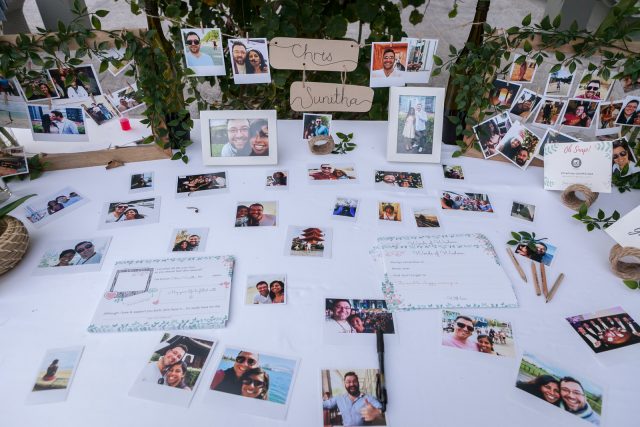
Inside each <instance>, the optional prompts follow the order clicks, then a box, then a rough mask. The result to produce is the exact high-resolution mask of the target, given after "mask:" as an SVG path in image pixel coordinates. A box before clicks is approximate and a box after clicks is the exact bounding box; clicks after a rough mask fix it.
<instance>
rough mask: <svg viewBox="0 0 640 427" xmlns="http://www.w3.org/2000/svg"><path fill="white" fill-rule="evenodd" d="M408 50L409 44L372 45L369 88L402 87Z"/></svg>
mask: <svg viewBox="0 0 640 427" xmlns="http://www.w3.org/2000/svg"><path fill="white" fill-rule="evenodd" d="M408 48H409V44H408V43H403V42H400V43H386V42H384V43H379V42H377V43H376V42H374V43H372V44H371V67H370V70H371V73H370V77H369V86H371V87H390V86H404V83H405V82H404V74H405V72H406V71H407V53H408V52H407V50H408Z"/></svg>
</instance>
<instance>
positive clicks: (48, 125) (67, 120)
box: [29, 105, 89, 142]
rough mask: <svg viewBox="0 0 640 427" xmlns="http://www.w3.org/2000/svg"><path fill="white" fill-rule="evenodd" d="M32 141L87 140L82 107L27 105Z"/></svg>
mask: <svg viewBox="0 0 640 427" xmlns="http://www.w3.org/2000/svg"><path fill="white" fill-rule="evenodd" d="M29 118H30V120H31V131H32V133H33V139H34V141H76V142H87V141H89V136H88V135H87V130H86V126H85V121H84V114H83V111H82V108H76V107H49V106H46V105H29Z"/></svg>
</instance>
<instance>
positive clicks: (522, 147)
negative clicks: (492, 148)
mask: <svg viewBox="0 0 640 427" xmlns="http://www.w3.org/2000/svg"><path fill="white" fill-rule="evenodd" d="M538 144H540V138H538V137H537V136H536V134H534V133H533V132H531V131H530V130H529V129H527V128H526V127H525V126H524V125H523V124H522V123H520V122H515V123H514V124H513V126H511V129H509V132H507V134H506V135H505V136H504V137H503V138H502V140H501V141H500V144H499V145H498V147H497V149H498V152H499V153H500V154H501V155H503V156H504V157H506V158H507V159H509V160H510V161H511V162H512V163H513V164H515V165H516V166H518V167H519V168H521V169H526V168H527V166H529V163H531V161H532V160H533V158H534V156H535V154H536V153H537V150H538Z"/></svg>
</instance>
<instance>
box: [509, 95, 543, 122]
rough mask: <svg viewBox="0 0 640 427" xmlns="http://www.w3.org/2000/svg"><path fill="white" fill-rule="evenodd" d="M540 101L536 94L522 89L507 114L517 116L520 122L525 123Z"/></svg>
mask: <svg viewBox="0 0 640 427" xmlns="http://www.w3.org/2000/svg"><path fill="white" fill-rule="evenodd" d="M540 100H542V97H541V96H540V95H538V94H537V93H535V92H533V91H531V90H529V89H523V90H522V92H520V95H518V98H517V99H516V102H515V103H514V104H513V106H512V107H511V110H509V112H510V113H511V114H513V115H516V116H519V117H520V118H521V119H522V121H525V120H527V119H528V118H529V116H530V115H531V113H532V112H533V111H534V110H535V109H536V108H537V107H538V105H539V104H540Z"/></svg>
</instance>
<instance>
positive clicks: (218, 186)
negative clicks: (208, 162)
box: [175, 170, 229, 199]
mask: <svg viewBox="0 0 640 427" xmlns="http://www.w3.org/2000/svg"><path fill="white" fill-rule="evenodd" d="M228 176H229V175H228V174H227V171H226V170H221V171H215V172H204V173H196V174H189V175H178V176H177V177H176V185H175V191H176V198H178V199H184V198H187V197H189V198H192V197H201V196H210V195H212V194H216V193H227V192H228V191H229V180H228V179H227V177H228ZM198 177H208V178H210V179H211V182H210V184H208V185H206V186H210V187H211V188H203V189H196V190H193V191H179V190H180V181H181V180H183V179H187V178H189V179H194V178H198Z"/></svg>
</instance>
